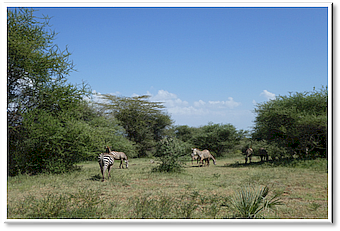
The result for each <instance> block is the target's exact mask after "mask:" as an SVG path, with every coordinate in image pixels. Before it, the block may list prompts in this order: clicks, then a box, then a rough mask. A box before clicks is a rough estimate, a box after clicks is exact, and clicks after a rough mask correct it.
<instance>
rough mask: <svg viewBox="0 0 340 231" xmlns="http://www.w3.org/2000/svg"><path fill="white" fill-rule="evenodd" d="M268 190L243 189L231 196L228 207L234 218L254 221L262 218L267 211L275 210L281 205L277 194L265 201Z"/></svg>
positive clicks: (258, 188)
mask: <svg viewBox="0 0 340 231" xmlns="http://www.w3.org/2000/svg"><path fill="white" fill-rule="evenodd" d="M268 193H269V188H268V187H267V186H265V187H257V188H255V187H252V186H247V187H243V188H241V189H240V191H238V192H237V193H236V194H235V195H233V196H232V197H231V199H230V201H229V203H228V207H229V208H231V210H232V211H233V212H234V218H244V219H255V218H264V215H263V213H264V212H265V211H266V210H268V209H272V210H274V209H275V206H276V205H281V201H280V199H279V194H275V195H274V196H273V197H272V198H270V199H269V200H268V199H266V197H267V195H268Z"/></svg>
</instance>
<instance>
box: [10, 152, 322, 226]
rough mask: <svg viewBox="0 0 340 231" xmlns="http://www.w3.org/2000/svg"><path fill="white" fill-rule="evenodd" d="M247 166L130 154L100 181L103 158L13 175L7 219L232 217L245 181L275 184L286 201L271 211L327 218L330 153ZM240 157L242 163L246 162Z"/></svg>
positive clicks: (270, 215)
mask: <svg viewBox="0 0 340 231" xmlns="http://www.w3.org/2000/svg"><path fill="white" fill-rule="evenodd" d="M254 159H255V160H254V161H255V162H254V163H252V164H250V165H244V164H243V160H242V158H240V157H232V158H223V159H219V160H217V165H210V167H197V165H196V164H194V165H191V162H189V158H188V162H187V163H186V166H185V170H184V171H183V172H182V173H171V174H169V173H159V172H152V171H151V169H152V168H153V167H154V166H155V165H156V163H154V164H151V163H150V160H149V159H131V160H130V164H129V169H118V163H115V164H114V168H113V170H112V171H111V174H112V176H113V178H111V179H110V180H105V182H101V176H100V168H99V166H98V163H96V162H84V163H82V164H81V165H80V166H81V168H80V170H78V171H75V172H72V173H68V174H60V175H50V174H42V175H37V176H27V175H20V176H16V177H9V178H8V218H17V219H20V218H104V219H105V218H233V217H234V216H235V211H233V210H232V209H231V208H230V207H228V206H227V204H228V203H227V202H228V200H230V198H232V196H233V195H235V194H236V193H237V192H239V190H240V189H241V188H242V186H247V185H253V186H256V187H258V186H268V188H269V195H268V196H273V195H274V194H280V195H281V196H280V200H281V202H282V203H283V205H279V206H277V208H278V209H277V210H276V211H275V210H268V211H265V213H264V214H263V216H264V217H265V218H282V219H287V218H293V219H300V218H309V219H314V218H315V219H326V218H327V216H328V184H327V183H328V180H327V178H328V173H327V161H326V160H324V159H318V160H309V161H305V162H303V161H302V162H297V161H292V162H285V163H275V162H268V163H260V162H256V161H259V160H257V159H256V158H254ZM240 162H241V163H240Z"/></svg>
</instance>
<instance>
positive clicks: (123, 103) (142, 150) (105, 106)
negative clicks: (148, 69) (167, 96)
mask: <svg viewBox="0 0 340 231" xmlns="http://www.w3.org/2000/svg"><path fill="white" fill-rule="evenodd" d="M100 96H101V100H100V101H99V102H97V103H96V104H97V105H98V106H99V107H100V108H101V110H102V111H104V112H105V113H107V114H109V115H112V116H113V117H115V118H116V119H117V120H118V121H119V122H120V125H121V126H122V127H123V128H124V129H125V131H126V133H127V136H128V138H129V139H130V141H132V142H135V143H136V146H137V150H138V157H143V156H147V155H148V152H152V151H154V147H155V145H156V143H157V142H158V141H159V140H161V139H162V137H163V135H164V132H165V129H166V128H167V127H168V126H170V125H171V124H172V121H171V118H170V116H169V115H168V114H166V113H165V112H163V111H162V109H163V108H164V106H163V105H162V103H160V102H150V101H149V100H148V98H149V97H150V96H148V95H144V96H136V97H123V96H115V95H111V94H103V95H100Z"/></svg>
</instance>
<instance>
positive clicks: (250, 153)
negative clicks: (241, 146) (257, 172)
mask: <svg viewBox="0 0 340 231" xmlns="http://www.w3.org/2000/svg"><path fill="white" fill-rule="evenodd" d="M253 152H254V151H253V149H252V148H248V149H247V150H246V153H245V155H246V156H245V158H244V159H245V164H247V161H248V158H249V163H251V156H252V155H253Z"/></svg>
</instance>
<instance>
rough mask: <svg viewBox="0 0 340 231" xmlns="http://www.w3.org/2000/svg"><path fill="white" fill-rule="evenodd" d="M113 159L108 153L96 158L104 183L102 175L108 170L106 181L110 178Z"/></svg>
mask: <svg viewBox="0 0 340 231" xmlns="http://www.w3.org/2000/svg"><path fill="white" fill-rule="evenodd" d="M114 161H115V160H114V158H113V155H112V154H109V153H101V154H99V156H98V163H99V166H100V171H101V173H102V176H103V180H102V181H104V174H105V171H106V169H107V170H108V179H109V178H110V171H111V167H112V166H113V163H114Z"/></svg>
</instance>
